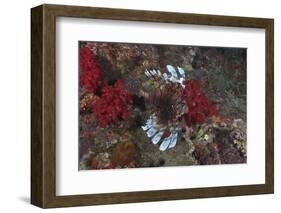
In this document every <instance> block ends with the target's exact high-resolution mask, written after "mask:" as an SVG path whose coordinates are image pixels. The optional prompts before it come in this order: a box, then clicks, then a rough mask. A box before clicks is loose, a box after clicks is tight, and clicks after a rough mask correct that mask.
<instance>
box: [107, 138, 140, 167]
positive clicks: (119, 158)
mask: <svg viewBox="0 0 281 213" xmlns="http://www.w3.org/2000/svg"><path fill="white" fill-rule="evenodd" d="M134 155H135V145H134V144H133V143H132V142H124V143H119V144H117V145H116V148H115V149H114V151H113V154H112V161H111V164H112V167H113V168H115V167H118V166H120V167H126V166H128V165H130V163H131V162H132V161H133V160H134Z"/></svg>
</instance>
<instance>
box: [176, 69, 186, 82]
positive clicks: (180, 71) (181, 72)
mask: <svg viewBox="0 0 281 213" xmlns="http://www.w3.org/2000/svg"><path fill="white" fill-rule="evenodd" d="M177 68H178V72H179V74H180V75H181V78H184V79H185V72H184V69H183V68H181V67H177Z"/></svg>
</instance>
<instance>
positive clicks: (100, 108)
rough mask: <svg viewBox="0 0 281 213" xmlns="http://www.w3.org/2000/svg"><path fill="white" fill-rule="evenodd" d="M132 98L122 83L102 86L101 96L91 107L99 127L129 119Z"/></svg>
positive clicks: (119, 81) (117, 82)
mask: <svg viewBox="0 0 281 213" xmlns="http://www.w3.org/2000/svg"><path fill="white" fill-rule="evenodd" d="M131 104H132V97H131V95H130V94H129V92H128V90H127V89H126V88H125V86H124V83H123V81H121V80H118V81H116V82H115V84H114V85H113V86H104V87H103V88H102V95H101V97H100V99H98V100H97V101H96V102H95V103H94V105H93V108H92V110H93V112H94V114H95V116H96V118H97V120H98V121H99V124H100V126H102V127H106V126H107V125H108V124H109V123H111V122H112V123H114V122H116V121H118V120H128V119H129V118H130V112H129V107H130V105H131Z"/></svg>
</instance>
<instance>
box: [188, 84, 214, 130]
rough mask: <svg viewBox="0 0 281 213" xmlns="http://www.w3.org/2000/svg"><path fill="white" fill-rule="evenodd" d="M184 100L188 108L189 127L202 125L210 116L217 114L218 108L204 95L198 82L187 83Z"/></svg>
mask: <svg viewBox="0 0 281 213" xmlns="http://www.w3.org/2000/svg"><path fill="white" fill-rule="evenodd" d="M183 96H184V99H185V101H186V104H187V106H188V113H186V114H185V121H186V124H187V125H188V126H191V125H192V124H202V123H204V121H205V119H206V118H207V117H209V116H212V115H215V114H216V113H217V107H216V105H215V104H213V103H211V102H210V101H209V99H208V98H207V96H206V95H205V94H203V92H202V89H201V86H200V83H199V82H198V81H196V80H188V81H186V82H185V88H184V95H183Z"/></svg>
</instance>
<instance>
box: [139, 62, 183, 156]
mask: <svg viewBox="0 0 281 213" xmlns="http://www.w3.org/2000/svg"><path fill="white" fill-rule="evenodd" d="M166 68H167V72H164V73H162V72H160V71H159V70H146V71H145V75H146V76H147V77H148V78H149V79H150V80H151V81H154V82H156V83H157V85H158V86H157V88H156V89H155V90H154V91H152V92H151V93H149V94H146V95H145V97H146V99H147V101H148V102H149V103H150V106H151V111H152V114H151V115H150V117H149V119H148V120H147V121H146V123H145V125H143V126H142V129H143V130H144V131H145V132H146V135H147V137H148V138H149V139H150V140H151V142H152V143H153V144H159V149H160V151H165V150H167V149H171V148H173V147H175V146H176V144H177V141H178V138H179V136H180V133H181V129H182V126H181V124H182V122H183V121H182V116H183V115H184V114H185V113H187V111H188V108H187V105H186V103H185V100H184V99H183V98H182V93H183V88H184V87H185V85H184V81H185V71H184V70H183V69H182V68H181V67H177V69H175V68H174V67H173V66H172V65H167V66H166Z"/></svg>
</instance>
